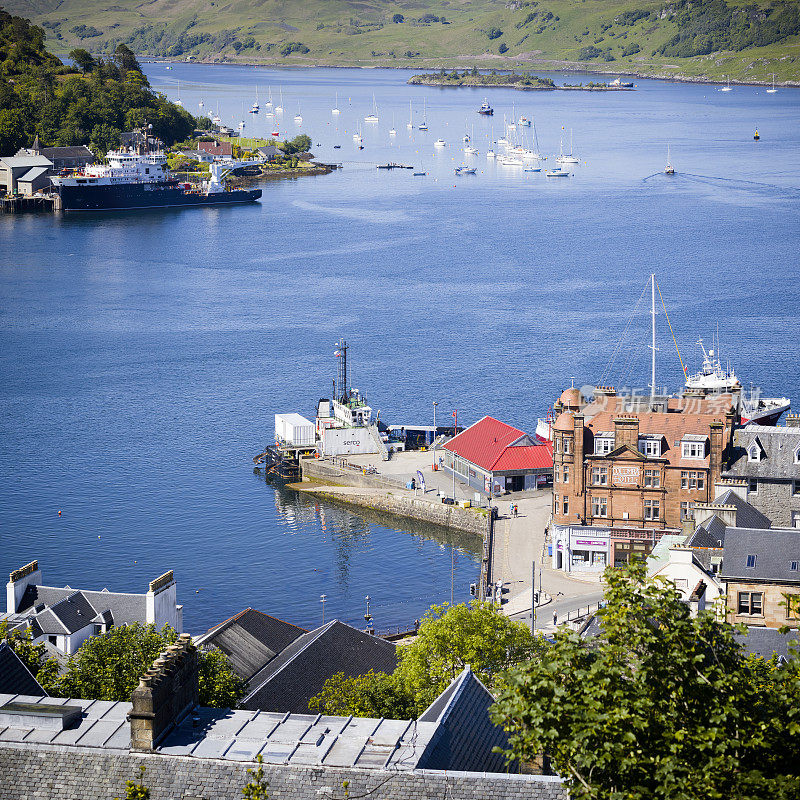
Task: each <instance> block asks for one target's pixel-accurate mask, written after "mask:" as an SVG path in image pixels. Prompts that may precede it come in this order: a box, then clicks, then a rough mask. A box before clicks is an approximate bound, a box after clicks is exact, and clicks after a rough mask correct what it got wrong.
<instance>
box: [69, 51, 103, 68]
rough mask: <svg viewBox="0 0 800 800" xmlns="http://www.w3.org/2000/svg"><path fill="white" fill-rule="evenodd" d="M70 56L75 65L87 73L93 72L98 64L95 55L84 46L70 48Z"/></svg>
mask: <svg viewBox="0 0 800 800" xmlns="http://www.w3.org/2000/svg"><path fill="white" fill-rule="evenodd" d="M69 57H70V59H72V62H73V63H74V64H75V66H76V67H77V68H78V69H79V70H80V71H81V72H82V73H83V74H84V75H85V74H86V73H87V72H92V70H94V68H95V67H96V66H97V62H96V61H95V59H94V56H93V55H92V54H91V53H90V52H89V51H88V50H84V49H83V48H82V47H76V48H75V49H74V50H70V52H69Z"/></svg>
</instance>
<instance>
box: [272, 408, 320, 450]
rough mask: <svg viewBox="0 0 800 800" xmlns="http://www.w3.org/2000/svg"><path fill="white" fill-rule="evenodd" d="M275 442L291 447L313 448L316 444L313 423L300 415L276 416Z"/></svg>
mask: <svg viewBox="0 0 800 800" xmlns="http://www.w3.org/2000/svg"><path fill="white" fill-rule="evenodd" d="M275 442H276V443H277V444H287V445H291V446H293V447H313V446H314V444H315V442H316V434H315V432H314V423H313V422H310V421H309V420H307V419H306V418H305V417H302V416H300V414H276V415H275Z"/></svg>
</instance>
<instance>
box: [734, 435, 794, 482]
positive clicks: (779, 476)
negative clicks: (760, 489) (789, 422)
mask: <svg viewBox="0 0 800 800" xmlns="http://www.w3.org/2000/svg"><path fill="white" fill-rule="evenodd" d="M756 440H757V441H758V443H759V444H760V445H761V451H762V455H761V460H760V461H748V460H747V450H748V448H749V447H750V445H751V444H752V443H753V442H754V441H756ZM798 447H800V428H786V427H784V428H773V427H771V426H768V425H748V426H747V427H745V428H741V429H739V430H738V431H736V432H735V433H734V434H733V448H732V452H731V456H730V458H729V459H728V468H727V470H726V471H725V472H724V473H723V475H724V476H725V477H730V478H771V479H773V480H791V479H795V480H800V464H795V462H794V454H795V452H796V451H797V448H798Z"/></svg>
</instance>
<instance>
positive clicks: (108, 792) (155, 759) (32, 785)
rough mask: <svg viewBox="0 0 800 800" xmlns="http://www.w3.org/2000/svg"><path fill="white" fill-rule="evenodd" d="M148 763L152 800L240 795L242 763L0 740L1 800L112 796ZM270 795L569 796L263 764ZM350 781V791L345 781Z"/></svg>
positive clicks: (525, 783)
mask: <svg viewBox="0 0 800 800" xmlns="http://www.w3.org/2000/svg"><path fill="white" fill-rule="evenodd" d="M139 765H144V766H145V767H146V770H145V775H144V784H145V785H146V786H147V787H149V789H150V797H151V800H178V798H181V800H201V799H202V800H241V797H242V788H243V787H244V786H245V785H246V784H247V782H248V780H249V779H250V778H249V776H248V775H247V772H246V769H247V767H251V768H252V767H253V766H255V765H254V764H243V763H242V764H240V763H236V762H230V761H222V760H216V759H201V758H190V757H182V756H166V755H158V754H136V755H134V754H132V753H127V752H124V751H121V752H110V751H103V750H99V749H90V748H81V747H65V746H64V747H54V746H45V745H33V744H28V745H26V744H20V745H12V744H11V743H0V800H113V798H115V797H124V793H125V781H126V780H132V779H137V780H138V775H139ZM264 773H265V778H266V779H267V780H268V781H269V790H268V793H269V797H270V800H344V799H345V797H346V796H347V795H346V793H347V794H348V795H349V796H350V797H351V798H352V797H364V796H365V795H367V794H368V793H369V797H370V800H434V799H435V800H441V798H443V797H446V798H451V800H462V799H463V800H486V798H491V800H568V795H567V792H566V790H565V789H564V787H563V786H562V784H561V781H560V780H559V779H558V778H555V777H550V776H542V775H504V774H488V773H467V772H447V773H445V772H433V771H429V770H416V771H413V772H388V771H383V770H363V769H362V770H358V769H335V768H331V767H325V768H322V767H307V768H301V767H289V766H282V765H272V764H270V765H266V764H265V765H264ZM345 781H348V782H349V783H348V785H347V788H346V789H345V788H344V782H345Z"/></svg>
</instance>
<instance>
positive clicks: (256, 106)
mask: <svg viewBox="0 0 800 800" xmlns="http://www.w3.org/2000/svg"><path fill="white" fill-rule="evenodd" d="M260 108H261V106H259V104H258V86H256V99H255V102H254V103H253V105H252V107H251V108H250V113H251V114H258V112H259V110H260Z"/></svg>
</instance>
